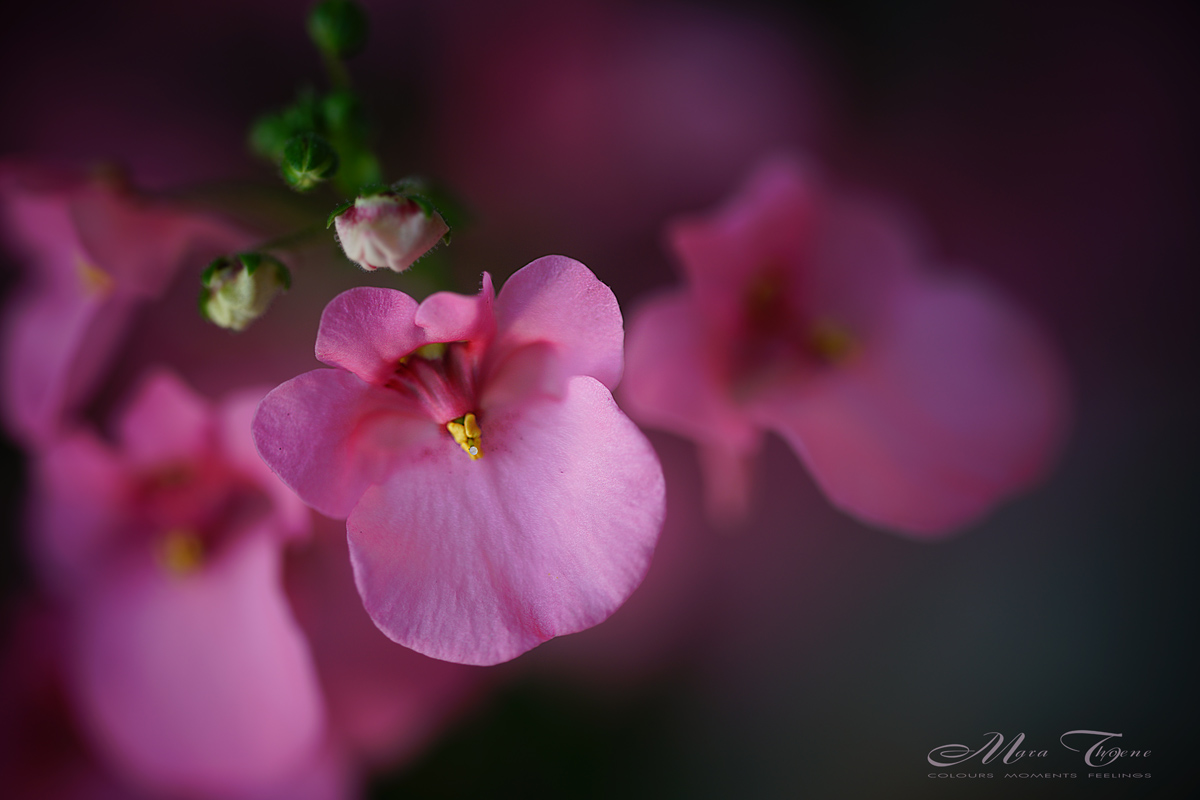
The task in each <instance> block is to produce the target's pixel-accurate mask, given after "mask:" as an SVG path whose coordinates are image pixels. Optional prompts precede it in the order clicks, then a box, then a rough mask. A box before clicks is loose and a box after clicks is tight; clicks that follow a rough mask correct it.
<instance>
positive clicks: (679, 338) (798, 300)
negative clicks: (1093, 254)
mask: <svg viewBox="0 0 1200 800" xmlns="http://www.w3.org/2000/svg"><path fill="white" fill-rule="evenodd" d="M668 233H669V241H670V245H671V248H672V249H673V250H674V252H675V255H676V256H677V258H678V259H679V262H680V263H681V264H682V267H683V271H684V273H685V275H686V276H687V278H688V281H689V285H688V286H687V288H685V289H681V290H676V291H672V292H669V293H667V294H664V295H662V296H660V297H658V298H657V299H655V300H653V301H651V302H649V303H648V304H646V306H645V307H644V308H642V309H641V311H640V313H639V314H638V315H637V316H636V318H635V320H634V322H633V324H632V329H631V333H630V341H629V378H628V380H627V381H626V385H625V387H624V392H625V394H624V399H625V400H626V401H627V405H628V408H629V410H630V413H631V414H632V415H633V416H634V417H635V418H636V419H638V420H639V421H641V422H644V423H646V424H648V425H652V426H656V427H660V428H664V429H666V430H670V431H673V432H675V433H678V434H681V435H684V436H687V437H689V438H692V439H694V440H696V441H697V442H698V443H699V444H700V447H701V457H702V464H703V465H704V466H705V468H706V473H707V476H708V478H709V481H708V482H709V485H710V492H711V493H712V496H713V498H714V506H715V508H714V510H715V511H717V512H718V513H723V514H735V513H738V512H739V511H744V509H745V506H746V503H747V502H748V492H749V479H748V465H749V458H750V457H751V456H752V455H753V454H754V453H755V452H756V451H757V449H758V447H759V446H760V443H761V439H762V434H763V432H764V431H766V430H773V431H776V432H777V433H779V434H780V435H781V436H783V438H784V439H785V440H787V442H788V443H789V444H790V445H791V446H792V447H793V449H795V451H796V453H797V454H798V455H799V456H800V457H801V458H802V459H803V460H804V462H805V464H806V465H807V466H808V468H809V470H811V472H812V474H813V476H814V478H815V479H816V481H817V483H818V484H819V485H820V486H821V488H822V489H823V490H824V492H825V493H826V495H827V496H828V497H829V498H830V499H831V500H832V502H833V503H834V504H835V505H837V506H838V507H840V508H842V509H843V510H845V511H847V512H849V513H851V514H853V515H855V516H857V517H859V518H860V519H863V520H865V521H867V522H870V523H873V524H876V525H879V526H882V527H886V528H894V529H896V530H899V531H903V532H907V533H911V534H917V535H929V534H935V533H939V532H944V531H946V530H949V529H951V528H954V527H956V526H960V525H963V524H966V523H968V522H970V521H972V520H973V519H975V518H977V517H979V516H980V515H981V514H983V513H985V512H986V511H988V509H990V508H991V507H992V506H993V505H994V504H995V503H996V502H998V501H999V500H1001V499H1002V498H1004V497H1006V496H1007V495H1009V494H1011V493H1013V492H1016V491H1019V490H1021V489H1024V488H1026V487H1028V486H1029V485H1031V484H1032V483H1034V482H1035V481H1036V480H1037V479H1038V478H1039V477H1040V476H1041V475H1042V474H1044V472H1045V471H1046V469H1047V467H1048V465H1049V463H1050V461H1051V459H1052V457H1053V456H1054V455H1055V453H1056V450H1057V445H1058V443H1059V441H1060V439H1061V437H1062V435H1063V432H1064V428H1065V424H1066V419H1067V388H1066V380H1065V377H1064V374H1063V370H1062V368H1061V366H1060V364H1059V362H1058V360H1057V359H1056V358H1055V356H1054V354H1053V353H1052V351H1051V350H1050V348H1049V347H1048V345H1047V343H1046V342H1045V341H1044V339H1043V338H1042V337H1041V336H1040V335H1039V333H1038V331H1037V329H1036V327H1035V326H1034V325H1033V324H1032V323H1031V322H1030V321H1029V320H1027V319H1026V318H1025V317H1024V316H1023V315H1022V314H1021V313H1019V312H1018V311H1017V310H1016V309H1014V308H1012V307H1011V306H1009V305H1008V304H1007V303H1006V302H1004V301H1003V299H1002V298H1000V297H999V296H997V295H996V294H995V293H994V292H993V291H991V290H989V289H988V288H986V287H984V286H982V285H980V284H978V283H976V282H974V281H971V280H968V279H965V278H962V277H954V276H949V275H938V274H932V273H926V272H922V271H921V269H920V267H919V261H918V259H917V257H916V255H915V254H914V252H913V248H912V246H911V242H910V240H909V237H908V236H907V235H906V233H905V232H904V231H903V230H902V229H900V228H899V227H898V226H897V225H896V224H895V223H894V222H893V221H891V220H890V219H888V218H887V217H885V216H882V215H880V214H878V213H876V212H873V211H871V210H869V209H867V208H864V207H860V206H856V205H854V204H850V203H847V202H845V201H841V200H838V199H836V198H833V197H830V196H828V195H826V194H823V193H821V192H820V191H819V190H818V188H817V186H816V184H815V182H814V181H813V179H812V177H811V176H810V175H809V174H808V172H807V171H806V170H805V169H804V168H803V167H802V166H801V165H800V164H798V163H797V162H796V161H794V160H789V159H778V160H775V161H771V162H768V163H767V164H765V165H763V166H762V168H761V169H760V170H759V171H758V172H756V173H755V174H754V175H753V177H752V178H751V179H750V181H749V182H748V184H747V185H746V186H745V187H744V188H743V189H742V191H741V192H740V193H739V194H738V195H737V196H736V197H734V198H733V199H732V200H731V201H730V202H729V204H728V205H727V206H725V207H724V208H722V209H721V210H719V211H717V212H716V213H714V214H711V215H708V216H704V217H699V218H695V219H689V220H684V221H681V222H679V223H676V224H675V225H674V226H672V227H671V228H670V230H669V232H668Z"/></svg>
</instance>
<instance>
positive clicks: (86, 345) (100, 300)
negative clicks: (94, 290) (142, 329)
mask: <svg viewBox="0 0 1200 800" xmlns="http://www.w3.org/2000/svg"><path fill="white" fill-rule="evenodd" d="M130 310H131V301H129V300H128V299H127V298H121V297H111V296H101V295H89V294H83V293H80V292H77V291H73V290H72V291H52V290H41V291H29V292H22V293H20V294H18V295H17V296H16V297H15V298H14V302H13V303H11V304H10V305H9V307H8V308H7V309H6V313H5V319H4V321H3V322H4V332H3V336H4V341H3V353H2V355H3V361H4V363H3V378H4V387H3V389H4V407H5V414H6V416H7V423H8V425H9V427H10V429H11V430H12V431H13V433H14V434H15V435H17V436H18V437H20V438H21V439H23V440H25V441H30V442H35V443H36V442H44V441H46V440H48V439H49V438H51V437H52V436H53V435H54V434H55V433H56V432H58V430H59V429H60V427H61V426H62V423H63V421H64V418H65V417H66V415H67V414H68V412H70V411H72V410H74V409H75V407H77V406H78V405H79V404H80V402H81V401H82V400H83V398H84V397H85V396H86V394H87V393H88V392H89V391H90V390H91V388H92V386H93V385H94V384H95V383H96V380H97V379H98V378H99V376H100V374H101V373H102V372H103V370H104V368H105V367H107V366H108V363H109V361H110V358H111V356H112V354H113V351H114V348H115V345H116V343H117V342H118V341H119V340H120V338H121V336H122V335H123V334H124V332H125V328H126V326H127V323H128V320H129V314H130Z"/></svg>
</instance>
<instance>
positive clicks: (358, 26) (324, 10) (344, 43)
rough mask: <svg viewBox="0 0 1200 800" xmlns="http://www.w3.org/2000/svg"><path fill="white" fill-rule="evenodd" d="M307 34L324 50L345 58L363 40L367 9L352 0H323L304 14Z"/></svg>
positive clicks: (357, 47) (365, 40)
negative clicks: (306, 14)
mask: <svg viewBox="0 0 1200 800" xmlns="http://www.w3.org/2000/svg"><path fill="white" fill-rule="evenodd" d="M308 35H309V36H311V37H312V40H313V41H314V42H316V44H317V47H319V48H321V50H323V51H324V52H326V53H328V54H330V55H334V56H337V57H338V58H349V57H350V56H353V55H356V54H357V53H359V52H361V51H362V49H363V48H364V47H365V46H366V44H367V13H366V12H365V11H363V9H362V6H360V5H359V4H358V3H355V2H353V0H325V2H323V3H319V4H318V5H317V6H316V8H314V9H313V10H312V13H310V14H309V15H308Z"/></svg>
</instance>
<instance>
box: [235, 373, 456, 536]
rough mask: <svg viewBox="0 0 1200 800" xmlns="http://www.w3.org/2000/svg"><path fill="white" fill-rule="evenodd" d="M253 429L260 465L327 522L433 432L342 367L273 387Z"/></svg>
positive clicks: (397, 399) (406, 407)
mask: <svg viewBox="0 0 1200 800" xmlns="http://www.w3.org/2000/svg"><path fill="white" fill-rule="evenodd" d="M252 428H253V432H254V443H255V446H256V447H257V448H258V453H259V455H260V456H262V459H263V461H265V462H266V463H267V465H268V466H270V467H271V469H273V470H274V471H275V474H277V475H278V476H279V477H280V478H282V479H283V482H284V483H286V484H287V485H288V486H290V487H292V489H293V490H295V492H296V494H298V495H300V499H302V500H303V501H304V502H306V503H308V504H309V505H310V506H312V507H313V508H315V509H317V510H318V511H320V512H321V513H322V514H326V515H328V516H331V517H345V516H346V515H347V514H349V513H350V510H351V509H352V508H354V505H355V503H357V502H358V500H359V498H360V497H361V496H362V493H363V491H364V490H365V489H366V488H367V486H369V485H370V484H372V483H374V482H376V481H379V480H382V479H383V478H384V476H386V475H387V474H388V469H389V465H390V464H391V462H392V461H393V460H394V459H396V458H398V457H400V456H401V455H403V454H404V453H405V450H406V449H407V448H408V447H409V446H411V445H414V444H418V443H420V442H421V441H423V440H425V439H427V438H428V437H430V436H431V435H434V434H436V433H437V432H438V431H437V427H436V426H435V425H434V424H433V423H431V422H430V421H429V419H428V418H427V417H425V416H424V415H421V414H419V413H416V412H415V411H414V410H413V409H412V407H411V405H410V404H409V403H408V402H407V401H406V400H405V399H404V398H403V397H402V396H401V395H400V394H399V393H397V392H394V391H392V390H390V389H384V388H382V387H379V386H374V385H371V384H369V383H364V382H363V381H361V380H360V379H359V378H358V377H357V376H355V375H352V374H351V373H349V372H345V371H344V370H339V369H318V370H313V371H312V372H307V373H305V374H303V375H300V376H298V377H296V378H293V379H292V380H290V381H288V382H286V383H284V384H282V385H280V386H278V387H276V388H275V389H274V390H273V391H272V392H271V393H270V394H268V395H267V396H266V397H265V398H264V399H263V401H262V404H261V405H259V407H258V412H257V413H256V414H255V416H254V422H253V425H252Z"/></svg>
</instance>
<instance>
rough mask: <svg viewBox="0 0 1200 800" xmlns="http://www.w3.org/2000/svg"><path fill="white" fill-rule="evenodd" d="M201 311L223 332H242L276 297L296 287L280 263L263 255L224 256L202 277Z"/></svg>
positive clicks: (211, 265)
mask: <svg viewBox="0 0 1200 800" xmlns="http://www.w3.org/2000/svg"><path fill="white" fill-rule="evenodd" d="M200 282H201V283H202V284H203V285H204V288H203V289H202V290H201V292H200V311H201V313H203V314H204V316H205V317H207V318H208V319H209V321H210V322H212V323H214V324H215V325H219V326H220V327H222V328H228V329H230V330H235V331H240V330H245V328H246V326H247V325H249V324H250V323H251V322H253V321H254V320H256V319H258V318H259V317H261V316H262V315H263V313H265V312H266V310H267V307H268V306H269V305H271V301H272V300H274V299H275V295H277V294H279V292H280V291H286V290H288V289H290V288H291V286H292V275H291V273H290V272H288V268H287V267H285V266H284V265H283V263H282V262H280V261H279V259H277V258H274V257H272V256H269V255H265V254H263V253H241V254H239V255H236V256H222V257H221V258H218V259H217V260H216V261H214V262H212V263H211V264H209V265H208V269H206V270H204V274H203V275H202V276H201V277H200Z"/></svg>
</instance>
